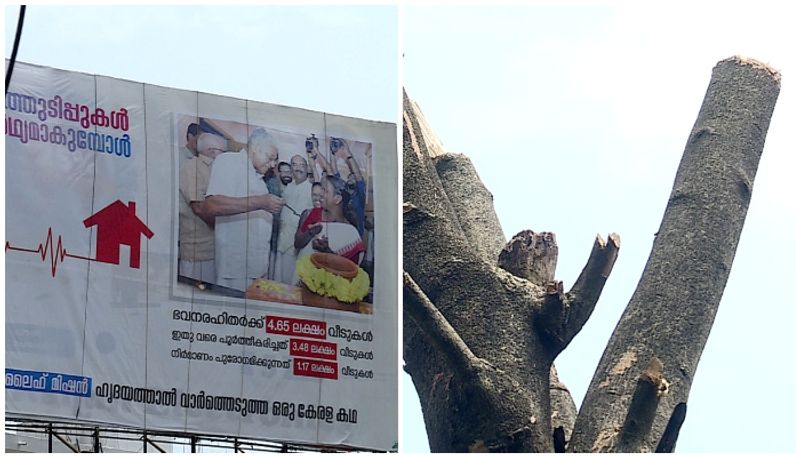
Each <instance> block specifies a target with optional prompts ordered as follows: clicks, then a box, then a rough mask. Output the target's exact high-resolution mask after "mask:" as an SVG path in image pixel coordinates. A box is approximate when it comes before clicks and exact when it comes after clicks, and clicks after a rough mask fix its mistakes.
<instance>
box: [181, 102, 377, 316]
mask: <svg viewBox="0 0 800 457" xmlns="http://www.w3.org/2000/svg"><path fill="white" fill-rule="evenodd" d="M174 129H175V131H174V136H173V137H174V138H176V142H175V144H174V150H175V160H176V161H177V169H178V176H179V177H178V186H177V189H176V193H177V195H176V198H177V199H178V209H179V224H178V239H177V242H178V249H177V250H176V251H175V252H176V253H177V256H178V258H177V265H178V268H177V278H176V279H177V281H178V282H181V283H187V284H192V285H195V286H197V288H198V289H200V291H199V292H197V293H201V294H209V296H215V295H217V296H219V295H223V296H232V297H240V298H242V297H243V298H247V299H254V300H263V301H269V302H278V303H284V304H293V305H299V306H311V307H317V308H325V309H334V310H340V311H346V312H355V313H360V314H372V312H373V306H372V303H373V300H372V291H373V283H374V262H375V259H374V248H373V246H374V230H375V227H374V205H373V197H372V194H373V192H372V191H373V185H374V183H373V173H372V144H371V143H368V142H363V141H358V140H356V139H353V138H345V137H338V136H334V135H326V134H325V132H308V133H307V134H301V133H296V132H287V131H283V130H280V129H276V128H272V127H270V126H258V125H247V124H244V123H239V122H232V121H226V120H221V119H214V118H211V117H197V116H195V115H189V114H175V116H174Z"/></svg>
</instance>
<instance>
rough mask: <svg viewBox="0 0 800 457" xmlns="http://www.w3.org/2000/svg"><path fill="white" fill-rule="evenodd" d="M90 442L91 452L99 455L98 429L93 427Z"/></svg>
mask: <svg viewBox="0 0 800 457" xmlns="http://www.w3.org/2000/svg"><path fill="white" fill-rule="evenodd" d="M92 442H93V446H92V447H93V452H94V453H96V454H98V453H100V428H99V427H95V428H94V432H93V433H92Z"/></svg>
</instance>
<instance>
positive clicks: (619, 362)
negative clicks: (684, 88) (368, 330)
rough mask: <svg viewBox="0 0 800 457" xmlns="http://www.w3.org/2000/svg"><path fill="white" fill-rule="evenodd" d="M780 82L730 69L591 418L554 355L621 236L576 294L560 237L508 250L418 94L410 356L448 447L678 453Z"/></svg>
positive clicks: (407, 120)
mask: <svg viewBox="0 0 800 457" xmlns="http://www.w3.org/2000/svg"><path fill="white" fill-rule="evenodd" d="M778 86H779V83H778V77H777V76H776V75H775V74H774V72H772V71H771V70H769V69H767V68H766V67H763V66H762V65H760V64H757V63H754V62H751V61H745V60H742V59H728V60H725V61H723V62H720V64H719V65H718V66H717V67H716V68H715V70H714V73H713V76H712V81H711V85H710V87H709V91H708V94H707V96H706V100H705V101H704V103H703V108H702V109H701V112H700V116H699V118H698V121H697V125H696V126H695V128H694V130H693V132H692V135H691V136H690V139H689V143H688V144H687V149H686V153H685V155H684V159H683V161H682V163H681V166H680V169H679V171H678V176H677V178H676V181H675V189H674V190H673V194H672V196H671V197H670V202H669V204H668V206H667V211H666V213H665V216H664V221H663V223H662V227H661V230H660V232H659V235H658V237H657V238H656V242H655V245H654V248H653V253H652V254H651V257H650V260H649V261H648V264H647V267H646V268H645V272H644V275H643V277H642V280H641V282H640V284H639V287H638V289H637V290H636V292H635V293H634V296H633V298H632V299H631V303H630V304H629V306H628V309H627V310H626V313H625V315H624V316H623V319H622V320H621V321H620V324H619V325H618V327H617V330H616V331H615V333H614V336H612V339H611V341H610V343H609V346H608V348H607V350H606V353H605V354H604V356H603V359H602V360H601V362H600V365H599V367H598V369H597V372H596V373H595V376H594V380H593V381H592V385H591V387H590V389H589V393H588V394H587V396H586V400H585V401H584V405H582V407H581V412H580V414H579V415H578V418H577V420H575V405H574V402H573V401H572V398H571V396H570V395H569V392H568V391H567V390H566V388H565V387H564V386H563V384H561V383H560V382H559V381H558V378H557V375H556V373H555V369H554V367H553V360H555V358H556V356H557V355H558V354H559V353H560V352H561V351H562V350H564V348H566V346H567V345H568V344H569V342H570V341H571V340H572V338H574V336H575V335H576V334H577V332H578V331H580V329H581V328H582V327H583V325H584V323H585V322H586V320H587V319H588V318H589V316H590V315H591V312H592V310H593V309H594V306H595V304H596V302H597V300H598V298H599V296H600V293H601V292H602V289H603V286H604V284H605V281H606V279H607V278H608V276H609V274H610V272H611V269H612V267H613V265H614V262H615V260H616V257H617V252H618V250H619V246H620V241H619V237H618V236H617V235H616V234H612V235H610V236H609V237H608V239H606V240H604V239H603V238H601V237H599V236H598V237H597V238H596V239H595V241H594V245H593V248H592V250H591V252H590V255H589V260H588V261H587V264H586V266H585V268H584V269H583V271H582V272H581V275H580V277H579V278H578V280H577V281H576V283H575V284H574V285H573V287H572V289H571V290H569V291H568V292H565V291H564V289H563V285H562V283H561V282H560V281H555V279H554V277H553V273H554V271H555V265H556V260H557V255H558V247H557V245H556V242H555V236H554V235H553V234H551V233H536V232H531V231H523V232H521V233H520V234H518V235H516V236H515V237H514V238H512V240H511V241H509V243H508V244H507V245H505V246H504V236H503V233H502V230H501V228H500V224H499V222H498V220H497V216H496V215H495V213H494V209H493V203H492V196H491V194H490V193H489V192H488V190H487V189H486V188H485V187H484V185H483V183H481V181H480V179H479V177H478V175H477V173H476V172H475V170H474V168H473V167H472V164H471V162H470V161H469V159H467V158H466V157H464V156H461V155H456V154H447V153H444V149H443V147H442V146H441V144H440V143H439V142H438V140H437V139H436V138H435V135H434V134H433V132H432V129H430V127H429V126H428V125H427V124H426V122H425V120H424V117H423V116H422V114H421V112H420V110H419V108H418V107H417V106H416V105H415V104H414V103H413V102H411V101H409V100H408V98H407V97H405V94H404V105H403V106H404V111H403V170H404V171H403V174H404V184H403V187H404V190H403V194H404V195H403V198H404V205H403V229H404V235H403V253H404V254H403V262H404V270H405V272H404V278H403V281H404V322H405V325H404V329H403V337H404V343H403V357H404V360H405V363H406V366H405V368H406V371H407V372H408V373H409V374H410V375H411V378H412V380H413V382H414V385H415V387H416V389H417V392H418V393H419V397H420V401H421V404H422V412H423V416H424V418H425V424H426V428H427V431H428V437H429V441H430V446H431V450H432V451H434V452H466V451H512V452H554V451H559V452H563V451H564V449H565V446H568V448H569V450H572V451H607V450H650V451H652V450H655V449H656V447H658V448H659V449H660V450H663V449H667V450H672V449H674V442H675V439H677V431H678V430H679V429H680V424H681V423H682V420H683V415H684V414H685V404H686V397H687V396H688V390H689V386H690V383H691V378H692V375H693V374H694V370H695V368H696V365H697V360H698V359H699V356H700V352H701V351H702V347H703V345H704V343H705V340H706V338H707V336H708V331H709V330H710V327H711V323H712V321H713V317H714V313H715V311H716V308H717V305H718V303H719V300H720V298H721V294H722V289H723V288H724V285H725V281H726V279H727V272H728V271H729V269H730V265H731V263H732V261H733V254H734V251H735V247H736V243H737V241H738V238H739V233H740V231H741V227H742V224H743V221H744V216H745V213H746V210H747V204H748V202H749V197H750V190H751V189H752V182H753V178H754V176H755V170H756V167H757V164H758V156H759V155H760V153H761V150H762V148H763V143H764V137H765V135H766V131H767V127H768V125H769V118H770V116H771V113H772V108H773V106H774V103H775V99H776V97H777V93H778ZM712 205H713V206H712ZM679 349H680V350H679ZM648 364H649V365H648ZM646 367H647V369H646ZM637 386H638V387H637ZM632 404H633V406H632ZM673 411H675V414H673ZM671 417H672V420H670V418H671ZM668 421H669V426H667V423H668ZM573 425H574V430H573ZM665 428H667V429H668V430H667V432H666V433H665V432H664V429H665ZM662 435H663V438H662ZM567 443H568V444H567ZM659 443H660V444H659Z"/></svg>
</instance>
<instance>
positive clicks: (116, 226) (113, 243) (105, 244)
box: [83, 200, 153, 268]
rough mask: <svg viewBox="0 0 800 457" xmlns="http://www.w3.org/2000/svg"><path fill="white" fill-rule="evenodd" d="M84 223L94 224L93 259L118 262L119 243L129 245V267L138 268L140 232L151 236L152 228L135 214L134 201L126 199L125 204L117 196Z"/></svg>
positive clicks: (87, 224)
mask: <svg viewBox="0 0 800 457" xmlns="http://www.w3.org/2000/svg"><path fill="white" fill-rule="evenodd" d="M83 225H84V226H86V227H91V226H93V225H97V258H96V259H95V260H97V261H98V262H106V263H113V264H115V265H119V247H120V245H123V244H124V245H126V246H129V247H130V249H131V261H130V266H131V268H139V249H140V247H141V242H140V239H141V236H142V235H144V236H146V237H147V238H152V237H153V232H152V231H151V230H150V229H149V228H148V227H147V226H146V225H144V222H142V221H141V220H140V219H139V218H138V217H136V202H128V206H125V204H124V203H122V202H121V201H119V200H117V201H115V202H114V203H112V204H110V205H108V206H106V207H105V208H103V209H101V210H100V211H98V212H96V213H94V214H93V215H91V216H89V217H88V218H86V219H84V221H83Z"/></svg>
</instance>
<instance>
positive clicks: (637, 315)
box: [570, 57, 780, 452]
mask: <svg viewBox="0 0 800 457" xmlns="http://www.w3.org/2000/svg"><path fill="white" fill-rule="evenodd" d="M779 91H780V77H779V76H778V75H777V74H776V73H775V72H774V71H772V70H770V69H769V68H767V67H765V66H764V65H762V64H760V63H758V62H755V61H751V60H746V59H742V58H737V57H734V58H730V59H726V60H723V61H722V62H720V63H718V64H717V66H716V67H715V68H714V70H713V72H712V75H711V83H710V84H709V86H708V91H707V92H706V96H705V99H704V100H703V105H702V107H701V108H700V114H699V115H698V117H697V121H696V122H695V125H694V127H693V128H692V132H691V134H690V135H689V140H688V142H687V143H686V149H685V151H684V154H683V159H682V160H681V163H680V166H679V167H678V173H677V176H676V177H675V184H674V185H673V188H672V193H671V194H670V197H669V201H668V203H667V208H666V211H665V212H664V217H663V219H662V222H661V227H660V228H659V230H658V235H657V236H656V239H655V242H654V244H653V250H652V252H651V253H650V258H649V259H648V261H647V264H646V265H645V268H644V273H643V274H642V278H641V279H640V281H639V285H638V287H637V288H636V291H635V292H634V294H633V296H632V297H631V300H630V302H629V303H628V306H627V308H626V309H625V312H624V313H623V315H622V318H621V319H620V321H619V323H618V324H617V327H616V329H615V330H614V333H613V334H612V336H611V340H610V341H609V343H608V346H607V347H606V350H605V353H604V354H603V357H602V358H601V360H600V364H599V365H598V367H597V371H596V372H595V374H594V377H593V378H592V382H591V384H590V386H589V389H588V391H587V394H586V397H585V399H584V401H583V404H582V405H581V410H580V413H579V414H578V419H577V421H576V423H575V433H574V435H573V438H572V442H571V443H570V450H571V451H575V452H593V451H618V450H620V448H619V444H620V443H619V440H617V437H618V435H619V434H620V433H621V432H623V431H624V430H623V429H624V426H623V424H624V421H625V417H626V415H627V413H628V410H629V405H630V404H631V398H632V394H633V392H634V389H635V388H636V380H637V377H638V376H639V375H640V373H642V371H643V370H644V369H645V367H646V366H647V364H648V363H649V362H650V360H651V359H652V358H654V357H655V358H658V359H659V360H660V361H661V363H663V366H664V368H663V370H664V371H663V382H664V391H663V392H661V394H660V395H659V396H658V397H657V398H655V399H653V401H655V402H657V404H658V407H657V410H656V411H655V417H654V418H653V423H652V427H650V428H648V429H647V430H642V431H641V434H642V436H640V437H639V438H640V443H639V446H638V449H636V450H639V451H649V452H652V451H654V450H655V449H656V446H657V445H658V443H659V441H660V440H661V437H662V435H663V434H664V431H665V428H666V427H667V422H668V421H669V419H670V417H671V416H672V414H673V411H675V410H676V408H678V407H679V405H683V406H680V408H685V406H686V403H687V400H688V397H689V389H690V387H691V384H692V378H693V377H694V373H695V370H696V369H697V364H698V362H699V360H700V355H701V353H702V352H703V347H704V346H705V343H706V340H707V339H708V335H709V332H710V331H711V326H712V325H713V323H714V316H715V315H716V313H717V307H718V306H719V302H720V300H721V298H722V292H723V290H724V289H725V283H726V282H727V280H728V273H729V272H730V269H731V265H732V263H733V257H734V254H735V253H736V246H737V244H738V242H739V235H740V234H741V231H742V226H743V225H744V220H745V216H746V214H747V207H748V205H749V203H750V195H751V192H752V188H753V181H754V179H755V175H756V169H757V168H758V162H759V159H760V158H761V151H762V150H763V148H764V140H765V138H766V134H767V129H768V127H769V122H770V118H771V117H772V110H773V108H774V107H775V102H776V100H777V98H778V93H779Z"/></svg>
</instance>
